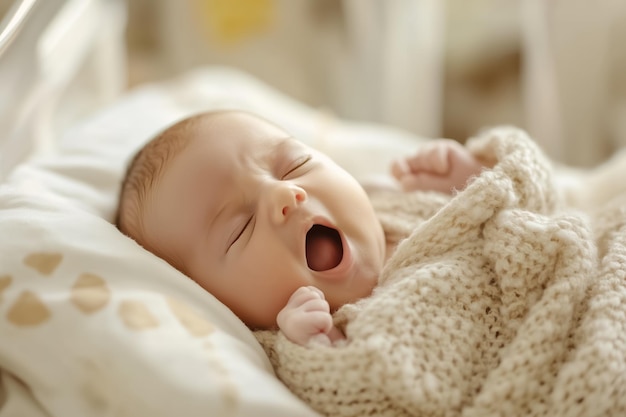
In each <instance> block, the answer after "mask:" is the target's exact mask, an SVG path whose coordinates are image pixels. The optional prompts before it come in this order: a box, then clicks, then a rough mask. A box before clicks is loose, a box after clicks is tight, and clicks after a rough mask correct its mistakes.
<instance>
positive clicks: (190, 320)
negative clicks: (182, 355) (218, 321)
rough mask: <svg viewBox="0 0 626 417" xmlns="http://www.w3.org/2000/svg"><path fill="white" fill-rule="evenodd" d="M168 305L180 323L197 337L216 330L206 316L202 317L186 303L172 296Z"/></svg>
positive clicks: (168, 299) (168, 300)
mask: <svg viewBox="0 0 626 417" xmlns="http://www.w3.org/2000/svg"><path fill="white" fill-rule="evenodd" d="M167 305H168V306H169V307H170V310H171V311H172V314H174V316H175V317H176V318H177V319H178V321H179V322H180V324H181V325H182V326H183V327H184V328H185V329H186V330H187V331H188V332H189V334H191V335H192V336H195V337H203V336H206V335H208V334H209V333H211V332H212V331H213V330H214V327H213V325H212V324H211V323H209V322H208V321H207V320H206V319H205V318H204V317H201V316H200V315H199V314H198V313H196V312H195V311H194V310H193V309H192V308H191V307H189V305H187V304H186V303H184V302H182V301H180V300H178V299H176V298H172V297H168V298H167Z"/></svg>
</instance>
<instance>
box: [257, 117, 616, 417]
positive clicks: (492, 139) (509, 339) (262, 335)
mask: <svg viewBox="0 0 626 417" xmlns="http://www.w3.org/2000/svg"><path fill="white" fill-rule="evenodd" d="M468 147H469V148H470V149H471V151H472V152H473V153H474V154H475V155H477V156H480V157H481V158H484V159H487V160H491V161H492V162H493V163H495V166H494V168H493V169H490V170H486V171H484V172H483V173H482V174H481V175H480V176H479V177H477V178H476V179H475V180H474V181H473V182H472V183H471V184H470V185H469V186H468V187H467V188H466V189H465V190H464V191H463V192H460V193H458V194H457V195H456V196H454V197H453V198H452V199H450V200H449V201H448V200H445V199H442V197H440V196H436V195H434V194H428V193H419V194H410V195H405V196H404V197H398V198H399V200H398V199H396V200H394V201H392V200H390V199H385V201H387V203H385V204H386V205H387V206H388V208H392V209H393V210H391V211H389V210H387V211H386V212H385V210H383V213H382V214H381V219H382V220H383V223H384V224H385V226H386V230H387V232H388V234H389V235H391V236H398V237H400V236H401V235H402V233H403V231H404V232H408V231H409V230H412V232H411V233H410V235H409V237H408V238H407V239H405V240H403V241H402V242H401V243H400V244H399V246H398V248H397V250H396V251H395V253H394V254H393V256H392V258H391V259H390V260H389V262H388V264H387V265H386V267H385V270H384V271H383V274H382V276H381V278H380V284H379V286H378V287H377V288H376V290H375V291H374V293H373V294H372V296H371V297H369V298H367V299H363V300H361V301H359V302H357V303H355V304H352V305H346V306H344V307H342V308H341V309H340V310H339V311H338V312H337V313H336V314H335V321H336V323H337V324H338V325H339V326H341V327H342V328H343V329H344V331H345V334H346V336H347V342H346V343H345V344H342V345H340V346H334V347H323V346H312V347H301V346H297V345H295V344H293V343H291V342H289V341H288V340H287V339H286V338H285V337H284V336H283V335H282V334H280V333H278V334H276V333H272V332H257V337H258V339H259V340H260V341H261V343H262V344H263V345H264V348H265V349H266V352H267V353H268V355H269V357H270V360H271V361H272V363H273V365H274V367H275V369H276V373H277V375H278V376H279V378H280V379H281V380H282V381H283V382H284V383H285V384H286V385H287V386H288V387H289V388H290V389H291V390H292V391H293V392H294V393H296V394H297V395H298V396H299V397H300V398H301V399H303V400H304V401H306V402H307V403H308V404H310V405H311V406H312V407H313V408H314V409H316V410H318V411H319V412H320V413H322V414H325V415H328V416H480V417H484V416H495V415H498V416H625V415H626V197H625V196H623V195H622V196H617V197H616V200H614V201H613V203H611V204H607V205H606V206H604V207H600V208H598V210H597V211H596V212H595V213H591V214H589V213H588V214H582V213H575V212H573V211H571V210H566V209H565V206H564V204H563V203H562V199H561V198H560V197H559V192H557V190H556V188H555V186H554V184H553V178H552V172H551V167H550V164H549V162H548V161H547V160H546V158H545V157H544V156H543V155H542V154H541V152H540V151H539V149H538V148H537V147H536V146H535V145H534V143H533V142H532V141H531V140H530V139H529V138H528V137H527V136H526V135H525V134H524V133H523V132H521V131H518V130H514V129H509V128H501V129H496V130H491V131H489V132H487V133H485V134H483V135H482V136H481V137H478V138H475V139H472V140H471V141H470V142H469V143H468ZM616 180H617V181H621V179H616ZM431 214H433V215H432V216H431ZM394 216H395V220H394ZM415 225H417V227H415V228H414V226H415ZM598 253H599V254H600V256H599V255H598Z"/></svg>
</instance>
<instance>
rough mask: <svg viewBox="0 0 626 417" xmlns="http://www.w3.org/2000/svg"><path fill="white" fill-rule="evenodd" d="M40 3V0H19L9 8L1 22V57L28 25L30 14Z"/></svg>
mask: <svg viewBox="0 0 626 417" xmlns="http://www.w3.org/2000/svg"><path fill="white" fill-rule="evenodd" d="M38 3H40V0H19V1H16V2H15V3H13V5H12V6H11V7H10V8H9V11H8V12H7V14H6V16H5V17H4V19H3V20H2V22H1V23H0V57H2V55H3V53H4V51H6V50H7V49H8V48H9V46H10V45H11V43H12V42H13V40H14V39H15V38H16V37H17V35H18V34H19V32H20V31H21V30H22V28H23V27H24V26H25V25H26V21H27V20H28V16H29V15H30V14H31V12H32V11H33V9H34V8H35V7H36V6H37V4H38Z"/></svg>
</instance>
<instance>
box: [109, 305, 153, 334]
mask: <svg viewBox="0 0 626 417" xmlns="http://www.w3.org/2000/svg"><path fill="white" fill-rule="evenodd" d="M117 313H118V314H119V316H120V318H121V319H122V323H124V324H125V325H126V327H128V328H129V329H131V330H144V329H149V328H154V327H157V326H158V325H159V321H158V320H157V318H156V317H154V315H153V314H152V313H151V312H150V310H149V309H148V307H146V305H145V304H144V303H142V302H141V301H134V300H124V301H122V302H121V303H120V305H119V308H118V310H117Z"/></svg>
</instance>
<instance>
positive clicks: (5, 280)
mask: <svg viewBox="0 0 626 417" xmlns="http://www.w3.org/2000/svg"><path fill="white" fill-rule="evenodd" d="M11 282H13V277H11V275H2V276H0V303H1V302H2V293H3V292H4V290H6V289H7V288H9V285H11Z"/></svg>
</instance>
